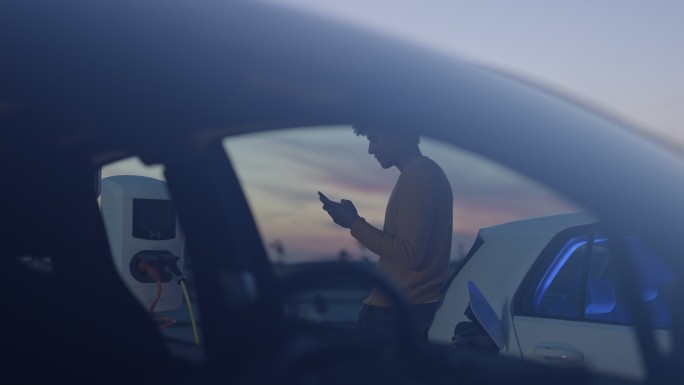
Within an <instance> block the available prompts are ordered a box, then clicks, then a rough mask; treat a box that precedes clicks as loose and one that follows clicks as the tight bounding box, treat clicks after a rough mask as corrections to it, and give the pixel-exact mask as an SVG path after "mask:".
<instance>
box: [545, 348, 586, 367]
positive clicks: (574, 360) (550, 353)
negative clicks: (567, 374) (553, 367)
mask: <svg viewBox="0 0 684 385" xmlns="http://www.w3.org/2000/svg"><path fill="white" fill-rule="evenodd" d="M532 355H533V356H534V357H537V358H540V359H542V360H545V361H553V362H559V363H560V362H564V363H568V364H578V363H580V362H582V361H584V354H583V353H582V352H579V351H577V350H573V349H568V348H560V347H556V346H548V345H537V346H535V347H534V349H533V350H532Z"/></svg>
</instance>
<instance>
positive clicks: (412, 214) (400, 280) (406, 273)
mask: <svg viewBox="0 0 684 385" xmlns="http://www.w3.org/2000/svg"><path fill="white" fill-rule="evenodd" d="M452 210H453V196H452V192H451V186H450V185H449V181H448V179H447V177H446V175H445V174H444V171H442V169H441V168H440V167H439V166H438V165H437V163H435V162H434V161H432V160H431V159H429V158H427V157H425V156H420V157H417V158H415V159H413V160H412V161H411V162H410V163H409V164H408V166H407V167H406V168H405V169H404V170H403V171H402V172H401V174H400V175H399V178H398V179H397V182H396V184H395V185H394V190H392V195H391V196H390V199H389V201H388V202H387V210H386V211H385V224H384V226H383V229H382V231H381V230H378V229H376V228H375V227H373V226H372V225H370V224H368V223H367V222H366V221H365V220H364V219H363V218H361V219H359V220H357V221H356V222H355V223H354V225H353V226H352V227H351V234H352V236H353V237H354V238H356V239H357V240H358V241H359V242H361V244H363V245H364V246H365V247H366V248H368V249H369V250H370V251H372V252H374V253H376V254H377V255H379V256H380V259H379V260H378V265H377V268H378V270H380V271H381V272H382V273H384V274H386V275H387V276H389V278H390V279H394V280H395V283H397V284H398V285H399V287H400V288H401V289H403V290H404V294H405V295H406V296H407V298H408V300H409V303H411V304H420V303H428V302H432V301H436V300H437V299H439V295H440V285H441V284H442V282H444V280H445V279H446V275H447V269H448V264H449V257H450V254H451V238H452V226H453V223H452V220H453V219H452V218H453V216H452ZM364 302H365V303H366V304H368V305H373V306H383V307H386V306H391V305H392V304H391V303H390V302H389V300H388V299H387V298H385V296H384V295H383V294H382V293H381V292H380V290H378V289H377V288H376V289H374V290H373V292H372V293H371V295H370V296H369V297H368V298H366V300H365V301H364Z"/></svg>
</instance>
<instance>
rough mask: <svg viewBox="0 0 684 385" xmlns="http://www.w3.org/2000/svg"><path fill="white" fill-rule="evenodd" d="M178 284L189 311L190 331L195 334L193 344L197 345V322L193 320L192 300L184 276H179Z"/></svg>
mask: <svg viewBox="0 0 684 385" xmlns="http://www.w3.org/2000/svg"><path fill="white" fill-rule="evenodd" d="M178 284H179V285H180V286H181V288H182V289H183V295H184V296H185V303H186V304H187V305H188V313H190V323H191V324H192V333H193V334H194V336H195V345H197V346H199V344H200V340H199V334H198V333H197V322H195V313H194V311H193V310H192V302H190V295H189V294H188V287H187V285H186V284H185V277H181V278H180V279H179V280H178Z"/></svg>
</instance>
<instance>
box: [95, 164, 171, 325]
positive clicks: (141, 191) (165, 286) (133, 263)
mask: <svg viewBox="0 0 684 385" xmlns="http://www.w3.org/2000/svg"><path fill="white" fill-rule="evenodd" d="M100 202H101V203H100V207H101V210H102V216H103V219H104V223H105V227H106V229H107V236H108V238H109V244H110V247H111V251H112V257H113V259H114V264H115V265H116V268H117V270H118V272H119V274H120V275H121V277H122V279H123V281H124V282H125V283H126V286H127V287H128V288H129V289H130V290H131V292H133V294H134V295H135V297H136V298H138V300H139V301H140V302H141V303H142V304H143V306H145V307H146V308H147V307H148V306H149V305H150V303H152V302H153V301H154V298H155V296H156V293H157V287H156V282H155V281H154V280H153V279H152V278H151V277H149V276H148V275H147V274H146V273H145V272H144V271H142V270H140V269H139V268H138V266H139V264H140V263H141V262H147V263H150V264H153V265H155V266H156V267H158V268H159V271H160V273H161V282H162V286H161V296H160V298H159V302H157V305H156V307H155V309H156V310H158V311H167V310H174V309H178V308H180V307H181V306H182V305H183V291H182V288H181V287H180V286H179V285H178V282H177V279H176V278H177V277H178V276H180V275H182V273H183V272H182V267H183V259H184V255H183V254H184V241H183V236H182V233H181V229H180V225H179V223H178V220H177V217H176V211H175V209H174V206H173V202H172V201H171V198H170V196H169V193H168V190H167V187H166V182H164V181H161V180H158V179H154V178H148V177H144V176H137V175H120V176H112V177H108V178H104V179H102V184H101V201H100Z"/></svg>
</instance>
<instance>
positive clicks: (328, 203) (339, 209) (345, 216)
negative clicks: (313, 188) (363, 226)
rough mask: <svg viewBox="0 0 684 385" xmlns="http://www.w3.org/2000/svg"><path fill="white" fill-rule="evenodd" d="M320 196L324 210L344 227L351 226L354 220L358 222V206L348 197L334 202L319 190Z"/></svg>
mask: <svg viewBox="0 0 684 385" xmlns="http://www.w3.org/2000/svg"><path fill="white" fill-rule="evenodd" d="M318 197H319V199H320V200H321V202H322V203H323V210H325V211H326V212H327V213H328V215H330V217H331V218H332V220H333V222H335V223H337V224H338V225H340V226H342V227H344V228H347V229H349V228H351V227H352V225H353V224H354V222H356V221H357V220H358V219H359V218H360V217H359V214H358V213H357V212H356V207H354V204H353V203H352V202H351V201H349V200H346V199H342V201H341V202H339V203H338V202H334V201H332V200H330V199H328V197H326V196H325V195H323V193H321V192H320V191H319V192H318Z"/></svg>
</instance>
